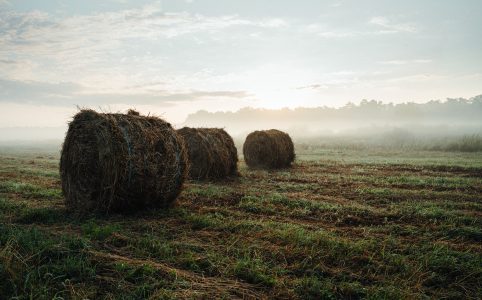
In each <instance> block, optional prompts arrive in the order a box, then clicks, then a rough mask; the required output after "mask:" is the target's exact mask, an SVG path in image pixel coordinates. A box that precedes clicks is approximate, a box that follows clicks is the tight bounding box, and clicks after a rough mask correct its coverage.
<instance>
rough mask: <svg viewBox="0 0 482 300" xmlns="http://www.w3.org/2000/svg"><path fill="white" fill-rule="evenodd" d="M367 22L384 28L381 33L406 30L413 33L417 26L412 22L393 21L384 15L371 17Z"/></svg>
mask: <svg viewBox="0 0 482 300" xmlns="http://www.w3.org/2000/svg"><path fill="white" fill-rule="evenodd" d="M369 24H373V25H377V26H380V27H382V28H384V29H385V30H383V31H381V33H396V32H406V33H415V32H417V31H418V30H417V28H416V27H415V26H414V25H413V24H408V23H393V22H392V21H390V20H389V19H388V18H386V17H373V18H371V19H370V21H369Z"/></svg>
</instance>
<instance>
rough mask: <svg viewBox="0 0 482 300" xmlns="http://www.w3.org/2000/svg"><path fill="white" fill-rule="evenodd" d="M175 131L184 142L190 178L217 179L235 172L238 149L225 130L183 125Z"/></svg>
mask: <svg viewBox="0 0 482 300" xmlns="http://www.w3.org/2000/svg"><path fill="white" fill-rule="evenodd" d="M177 132H178V133H179V135H181V136H182V137H183V138H184V141H185V144H186V148H187V152H188V156H189V165H190V169H189V177H190V178H192V179H196V180H202V179H219V178H223V177H227V176H231V175H236V174H237V171H238V151H237V150H236V146H235V145H234V141H233V139H232V138H231V136H230V135H229V134H228V133H227V132H226V131H224V130H223V129H220V128H189V127H184V128H181V129H179V130H178V131H177Z"/></svg>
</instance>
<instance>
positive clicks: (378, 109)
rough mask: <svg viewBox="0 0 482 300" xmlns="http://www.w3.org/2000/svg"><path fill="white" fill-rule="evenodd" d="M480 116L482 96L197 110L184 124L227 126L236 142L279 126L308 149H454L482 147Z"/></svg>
mask: <svg viewBox="0 0 482 300" xmlns="http://www.w3.org/2000/svg"><path fill="white" fill-rule="evenodd" d="M481 116H482V95H481V96H476V97H473V98H470V99H464V98H457V99H447V100H446V101H430V102H427V103H423V104H417V103H410V102H408V103H402V104H391V103H388V104H384V103H382V102H379V101H375V100H371V101H368V100H363V101H361V103H360V104H359V105H355V104H351V103H348V104H347V105H345V106H343V107H341V108H329V107H317V108H296V109H281V110H268V109H253V108H244V109H241V110H239V111H237V112H215V113H210V112H207V111H199V112H197V113H195V114H192V115H189V116H188V118H187V120H186V122H185V124H184V125H186V126H192V127H222V128H225V129H226V130H227V131H228V132H229V133H230V134H231V135H233V137H234V138H235V140H236V141H237V143H238V144H240V143H242V141H243V140H244V138H245V136H246V135H247V134H248V133H249V132H251V131H253V130H259V129H270V128H277V129H281V130H284V131H286V132H288V133H289V134H290V135H291V136H292V138H293V139H294V140H295V141H297V142H298V143H300V144H308V145H319V146H339V147H360V146H390V147H415V148H424V149H446V148H448V149H449V150H450V149H452V150H457V147H458V146H455V144H457V143H461V142H463V143H467V142H468V141H470V143H472V144H474V143H476V144H477V145H479V144H480V140H481V136H482V118H481ZM477 147H479V146H477ZM477 147H475V148H477ZM473 148H474V147H473V146H472V147H471V148H470V149H473ZM477 149H478V148H477ZM472 151H473V150H472Z"/></svg>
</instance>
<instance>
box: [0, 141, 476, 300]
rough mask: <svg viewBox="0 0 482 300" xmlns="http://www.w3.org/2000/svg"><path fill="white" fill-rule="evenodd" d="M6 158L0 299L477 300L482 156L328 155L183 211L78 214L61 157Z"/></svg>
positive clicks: (205, 188)
mask: <svg viewBox="0 0 482 300" xmlns="http://www.w3.org/2000/svg"><path fill="white" fill-rule="evenodd" d="M20 153H21V154H18V155H15V154H14V152H11V153H8V154H3V155H0V295H2V296H1V297H0V298H2V297H3V298H6V299H9V298H16V299H54V298H64V299H70V298H74V299H80V298H90V299H94V298H95V299H118V298H121V299H145V298H154V299H179V298H187V299H193V298H196V299H197V298H218V299H223V298H224V299H230V298H233V297H240V298H242V297H248V296H251V297H254V298H256V297H257V298H273V299H278V298H285V299H287V298H288V299H340V298H343V299H425V298H427V299H428V298H435V299H441V298H447V299H467V298H468V299H470V298H472V299H476V298H478V297H480V294H482V289H481V286H480V282H481V281H482V254H481V253H482V246H481V241H482V221H481V219H482V218H481V215H482V196H481V195H482V176H481V174H482V156H480V155H477V153H462V152H457V153H451V152H436V151H432V152H421V151H417V152H414V151H412V152H410V151H403V152H401V151H400V152H397V151H393V150H390V151H381V150H376V151H375V150H363V151H361V150H358V151H354V150H343V149H342V150H329V149H328V150H326V149H325V150H323V149H321V150H316V151H311V152H307V151H305V152H303V151H301V152H300V153H298V155H297V157H298V161H297V162H296V164H295V165H294V167H293V168H292V169H291V170H282V171H261V170H256V171H251V170H249V169H247V168H246V166H245V165H244V164H243V163H241V164H240V172H241V175H242V177H241V178H240V179H238V180H234V181H229V182H224V181H221V182H210V183H204V182H198V181H196V182H188V183H187V184H186V186H185V190H184V191H183V192H182V193H181V195H180V197H179V199H178V201H177V204H176V206H175V207H173V208H171V209H169V210H161V211H146V212H140V213H137V214H134V215H129V216H121V215H109V216H100V215H89V216H85V217H78V216H76V215H75V214H73V213H71V212H68V211H67V210H66V209H65V207H64V205H63V198H62V194H61V188H60V180H59V176H58V171H57V168H58V160H57V157H58V155H57V154H42V155H40V154H36V153H33V152H20Z"/></svg>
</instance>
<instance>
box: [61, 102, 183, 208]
mask: <svg viewBox="0 0 482 300" xmlns="http://www.w3.org/2000/svg"><path fill="white" fill-rule="evenodd" d="M187 169H188V162H187V153H186V150H185V147H184V142H183V140H182V138H181V137H180V136H179V135H178V134H177V133H176V131H175V130H174V129H173V128H172V127H171V125H170V124H169V123H167V122H165V121H163V120H161V119H159V118H156V117H146V116H139V115H136V114H133V113H132V112H130V113H129V114H126V115H124V114H103V113H97V112H95V111H93V110H82V111H80V112H79V113H78V114H77V115H75V116H74V119H73V121H72V122H70V124H69V129H68V131H67V135H66V137H65V141H64V144H63V147H62V154H61V158H60V176H61V180H62V192H63V194H64V196H65V203H66V205H67V207H68V208H70V209H72V210H76V211H78V212H80V213H83V212H90V211H101V212H111V211H112V212H126V211H135V210H140V209H146V208H159V207H167V206H169V205H170V204H172V203H173V202H174V200H175V199H176V198H177V196H178V195H179V193H180V191H181V188H182V185H183V183H184V179H185V177H186V175H187Z"/></svg>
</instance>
